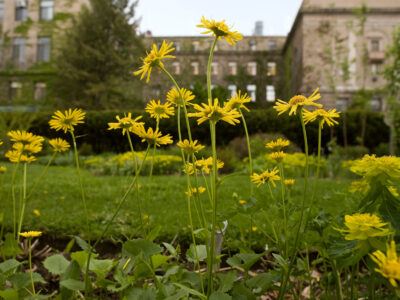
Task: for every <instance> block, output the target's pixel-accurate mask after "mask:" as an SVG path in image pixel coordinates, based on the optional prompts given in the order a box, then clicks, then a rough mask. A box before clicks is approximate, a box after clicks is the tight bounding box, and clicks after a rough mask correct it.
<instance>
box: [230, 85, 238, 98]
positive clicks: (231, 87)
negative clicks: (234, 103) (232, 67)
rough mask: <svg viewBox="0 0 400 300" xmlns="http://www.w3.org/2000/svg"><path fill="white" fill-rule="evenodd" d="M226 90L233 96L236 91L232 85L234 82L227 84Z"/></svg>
mask: <svg viewBox="0 0 400 300" xmlns="http://www.w3.org/2000/svg"><path fill="white" fill-rule="evenodd" d="M228 91H229V93H230V95H231V97H233V96H235V95H236V91H237V88H236V85H234V84H230V85H228Z"/></svg>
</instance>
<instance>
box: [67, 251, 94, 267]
mask: <svg viewBox="0 0 400 300" xmlns="http://www.w3.org/2000/svg"><path fill="white" fill-rule="evenodd" d="M88 256H89V253H88V252H86V251H76V252H73V253H71V258H72V259H73V260H75V261H76V262H77V263H78V264H79V266H80V267H81V269H82V270H86V262H87V259H88ZM96 256H97V255H95V254H93V253H92V259H94V258H96Z"/></svg>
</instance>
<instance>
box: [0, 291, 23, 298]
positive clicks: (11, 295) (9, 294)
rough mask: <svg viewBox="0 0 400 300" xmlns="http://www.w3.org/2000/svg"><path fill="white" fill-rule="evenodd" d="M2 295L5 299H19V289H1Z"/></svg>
mask: <svg viewBox="0 0 400 300" xmlns="http://www.w3.org/2000/svg"><path fill="white" fill-rule="evenodd" d="M0 297H2V299H4V300H18V299H19V296H18V291H17V290H14V289H7V290H3V291H0Z"/></svg>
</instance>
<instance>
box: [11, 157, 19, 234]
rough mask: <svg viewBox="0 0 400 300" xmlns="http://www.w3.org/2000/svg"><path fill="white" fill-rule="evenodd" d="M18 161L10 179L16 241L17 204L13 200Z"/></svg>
mask: <svg viewBox="0 0 400 300" xmlns="http://www.w3.org/2000/svg"><path fill="white" fill-rule="evenodd" d="M21 153H22V152H21ZM20 157H21V155H20ZM19 160H20V159H18V163H17V164H16V165H15V167H14V170H13V174H12V178H11V196H12V200H13V235H14V237H15V239H16V240H18V239H19V236H18V234H17V203H16V202H17V200H16V198H15V177H16V175H17V171H18V168H19V165H20V163H19Z"/></svg>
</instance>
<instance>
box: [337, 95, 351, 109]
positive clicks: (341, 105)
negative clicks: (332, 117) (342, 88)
mask: <svg viewBox="0 0 400 300" xmlns="http://www.w3.org/2000/svg"><path fill="white" fill-rule="evenodd" d="M335 106H336V109H337V110H338V111H345V110H347V108H348V107H349V99H348V98H339V99H337V100H336V105H335Z"/></svg>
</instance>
